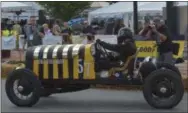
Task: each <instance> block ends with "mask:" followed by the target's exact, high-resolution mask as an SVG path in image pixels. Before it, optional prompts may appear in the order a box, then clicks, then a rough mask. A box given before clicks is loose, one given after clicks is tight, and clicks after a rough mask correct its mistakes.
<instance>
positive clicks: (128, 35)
mask: <svg viewBox="0 0 188 113" xmlns="http://www.w3.org/2000/svg"><path fill="white" fill-rule="evenodd" d="M126 39H131V40H132V39H133V32H132V31H131V30H130V29H129V28H126V27H123V28H121V29H120V30H119V32H118V36H117V41H118V43H123V42H124V41H125V40H126Z"/></svg>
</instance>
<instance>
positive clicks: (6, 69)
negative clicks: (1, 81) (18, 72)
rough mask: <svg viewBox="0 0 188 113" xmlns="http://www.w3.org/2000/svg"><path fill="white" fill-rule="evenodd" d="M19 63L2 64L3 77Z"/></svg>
mask: <svg viewBox="0 0 188 113" xmlns="http://www.w3.org/2000/svg"><path fill="white" fill-rule="evenodd" d="M16 66H17V65H16V64H2V66H1V67H2V68H1V69H2V70H1V78H6V77H7V75H8V74H9V73H10V72H11V71H12V70H14V69H15V67H16Z"/></svg>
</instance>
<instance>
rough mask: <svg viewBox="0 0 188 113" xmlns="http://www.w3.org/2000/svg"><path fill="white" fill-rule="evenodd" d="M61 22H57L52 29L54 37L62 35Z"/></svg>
mask: <svg viewBox="0 0 188 113" xmlns="http://www.w3.org/2000/svg"><path fill="white" fill-rule="evenodd" d="M60 26H61V25H60V20H56V21H55V22H54V25H53V28H52V32H53V34H54V35H60V33H61V27H60Z"/></svg>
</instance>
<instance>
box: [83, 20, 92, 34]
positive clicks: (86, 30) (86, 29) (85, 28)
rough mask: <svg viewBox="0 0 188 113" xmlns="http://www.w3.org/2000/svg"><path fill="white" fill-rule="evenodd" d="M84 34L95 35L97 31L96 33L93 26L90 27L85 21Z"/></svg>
mask: <svg viewBox="0 0 188 113" xmlns="http://www.w3.org/2000/svg"><path fill="white" fill-rule="evenodd" d="M82 33H83V34H88V33H90V34H95V31H94V29H93V28H92V26H90V25H89V24H88V22H87V21H84V28H83V30H82Z"/></svg>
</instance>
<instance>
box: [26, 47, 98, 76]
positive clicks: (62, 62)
mask: <svg viewBox="0 0 188 113" xmlns="http://www.w3.org/2000/svg"><path fill="white" fill-rule="evenodd" d="M91 46H92V44H87V45H83V44H72V45H71V44H69V45H42V46H36V47H31V48H29V49H28V50H27V52H26V62H25V63H26V68H28V69H30V70H32V71H33V72H34V73H35V74H36V75H37V77H38V78H39V79H40V80H95V78H96V74H95V69H94V68H95V66H94V65H95V63H94V57H93V56H92V54H91Z"/></svg>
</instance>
